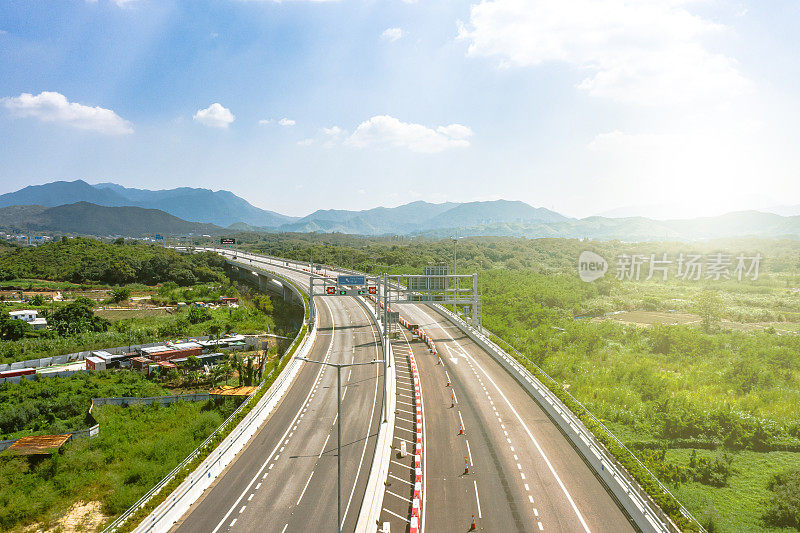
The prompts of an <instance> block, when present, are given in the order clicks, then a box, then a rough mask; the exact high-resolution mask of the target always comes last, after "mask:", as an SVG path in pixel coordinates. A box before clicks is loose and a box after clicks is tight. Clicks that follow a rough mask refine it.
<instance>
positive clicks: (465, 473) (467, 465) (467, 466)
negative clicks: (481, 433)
mask: <svg viewBox="0 0 800 533" xmlns="http://www.w3.org/2000/svg"><path fill="white" fill-rule="evenodd" d="M468 474H469V461H467V458H466V457H464V475H465V476H466V475H468Z"/></svg>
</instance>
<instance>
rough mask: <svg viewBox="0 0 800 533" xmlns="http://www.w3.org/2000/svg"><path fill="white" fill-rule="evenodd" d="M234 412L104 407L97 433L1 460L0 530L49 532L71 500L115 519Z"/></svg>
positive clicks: (210, 406) (226, 407) (209, 406)
mask: <svg viewBox="0 0 800 533" xmlns="http://www.w3.org/2000/svg"><path fill="white" fill-rule="evenodd" d="M233 409H235V402H233V401H227V402H223V403H219V404H214V403H213V402H204V403H199V402H198V403H183V402H179V403H176V404H172V405H170V406H168V407H158V406H156V405H153V406H147V407H142V406H131V407H117V406H104V407H102V408H100V409H98V410H97V412H96V413H95V417H96V418H97V420H98V422H100V427H101V430H100V434H99V435H98V436H97V437H94V438H91V439H77V440H74V441H72V442H70V443H67V444H66V445H65V446H64V448H63V451H62V453H61V454H59V455H55V456H53V457H51V458H47V459H44V460H41V461H35V460H33V461H31V460H29V459H27V458H24V457H7V458H3V459H0V529H2V530H10V531H23V530H25V528H26V526H28V525H30V524H38V528H42V529H47V528H54V527H56V526H57V524H58V520H59V518H60V517H61V516H62V515H63V514H64V513H65V512H66V511H67V510H68V509H70V508H71V507H72V506H73V505H74V504H75V503H76V502H78V501H82V502H99V504H100V506H99V507H100V510H101V512H102V513H103V515H104V516H106V517H111V516H116V515H118V514H119V513H121V512H122V511H124V510H125V509H127V508H128V507H129V506H130V505H131V504H133V503H134V502H135V501H136V500H137V499H139V498H140V497H141V496H142V495H143V494H144V493H145V492H146V491H147V490H148V489H149V488H150V487H152V486H153V485H154V484H155V483H157V482H158V481H159V480H160V479H161V478H162V477H164V476H165V475H166V474H167V473H168V472H169V471H170V470H172V469H173V468H174V467H175V466H176V465H177V464H178V463H180V462H181V461H182V460H183V458H184V457H186V456H187V455H188V454H189V452H191V451H192V450H193V449H194V448H196V447H197V446H198V445H199V444H200V443H201V442H202V441H203V440H204V439H205V438H206V437H207V436H208V435H210V434H211V432H213V431H214V430H215V429H216V428H217V426H219V425H220V424H221V423H222V421H223V420H225V418H226V417H227V416H228V415H229V414H230V413H231V412H232V411H233Z"/></svg>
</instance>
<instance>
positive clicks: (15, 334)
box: [0, 311, 33, 341]
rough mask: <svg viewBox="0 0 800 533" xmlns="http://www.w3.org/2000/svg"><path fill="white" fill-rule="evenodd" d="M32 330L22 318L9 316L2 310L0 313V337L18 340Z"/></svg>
mask: <svg viewBox="0 0 800 533" xmlns="http://www.w3.org/2000/svg"><path fill="white" fill-rule="evenodd" d="M32 332H33V330H32V329H31V326H30V325H29V324H28V323H27V322H25V321H24V320H17V319H15V318H11V317H10V316H8V314H7V313H6V312H5V311H3V312H2V315H0V338H2V339H3V340H7V341H18V340H20V339H22V338H25V337H26V336H28V334H30V333H32Z"/></svg>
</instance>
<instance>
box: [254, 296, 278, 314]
mask: <svg viewBox="0 0 800 533" xmlns="http://www.w3.org/2000/svg"><path fill="white" fill-rule="evenodd" d="M253 304H255V306H256V309H258V310H259V311H261V312H262V313H264V314H267V315H271V314H272V312H273V307H272V299H271V298H270V297H269V296H267V295H265V294H257V295H255V296H253Z"/></svg>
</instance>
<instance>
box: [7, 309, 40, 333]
mask: <svg viewBox="0 0 800 533" xmlns="http://www.w3.org/2000/svg"><path fill="white" fill-rule="evenodd" d="M8 314H9V315H10V316H11V318H12V319H14V320H24V321H25V322H27V323H28V324H30V326H31V327H32V328H33V329H44V328H46V327H47V319H46V318H39V311H35V310H33V309H20V310H19V311H10V312H9V313H8Z"/></svg>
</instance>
